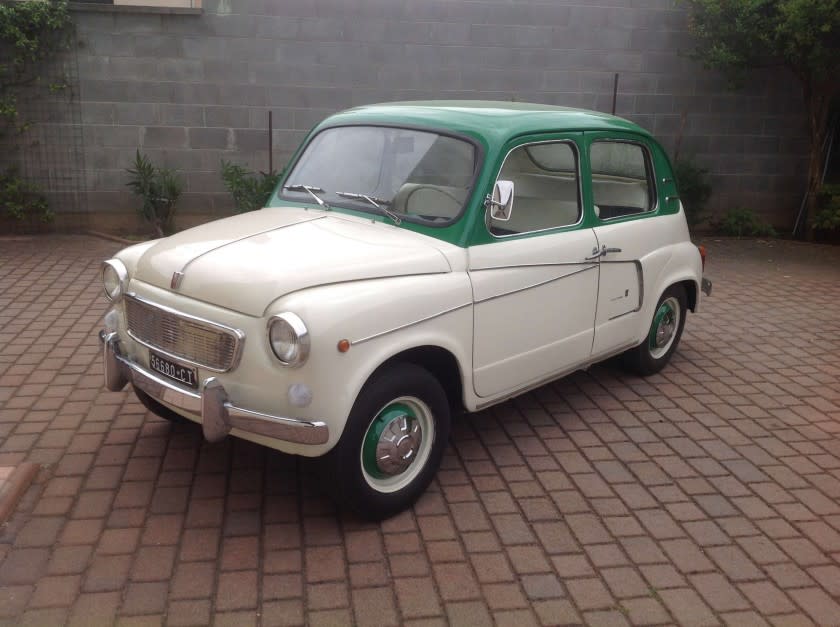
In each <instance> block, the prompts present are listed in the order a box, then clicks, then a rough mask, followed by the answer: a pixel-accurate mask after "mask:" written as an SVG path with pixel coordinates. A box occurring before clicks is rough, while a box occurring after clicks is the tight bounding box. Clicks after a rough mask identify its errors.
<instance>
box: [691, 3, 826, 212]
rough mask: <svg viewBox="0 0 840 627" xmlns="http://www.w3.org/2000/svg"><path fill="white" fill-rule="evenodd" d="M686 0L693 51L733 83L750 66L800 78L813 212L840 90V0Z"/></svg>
mask: <svg viewBox="0 0 840 627" xmlns="http://www.w3.org/2000/svg"><path fill="white" fill-rule="evenodd" d="M682 1H683V2H684V3H685V4H686V5H688V10H689V22H688V27H689V30H690V31H691V34H692V35H693V36H694V42H695V49H694V52H693V57H694V58H696V59H698V60H699V61H701V62H702V63H703V64H704V65H705V66H706V67H708V68H711V69H716V70H721V71H723V72H724V73H725V75H726V76H727V77H728V78H729V80H730V83H731V84H732V85H733V86H735V87H738V86H741V85H742V84H743V83H744V78H745V76H746V74H747V72H749V71H750V70H753V69H755V68H762V67H765V68H766V67H774V66H775V67H784V68H787V69H788V70H790V72H791V73H792V74H793V75H794V76H795V77H796V78H797V80H798V81H799V83H800V86H801V88H802V97H803V102H804V104H805V109H806V114H807V115H806V117H807V120H808V130H809V135H810V156H809V160H808V179H807V181H808V186H807V196H806V199H807V208H808V216H809V217H810V218H813V216H814V212H815V210H816V200H817V198H816V196H817V192H818V190H819V187H820V179H821V175H822V171H823V165H824V162H825V155H824V154H823V150H822V146H823V142H824V139H825V135H826V132H827V126H828V125H827V121H828V116H829V111H830V109H831V103H832V101H833V100H834V99H835V98H837V97H838V95H840V80H837V58H838V56H840V0H682ZM807 224H808V226H809V227H810V226H811V225H812V224H814V222H813V220H812V219H811V220H808V222H807Z"/></svg>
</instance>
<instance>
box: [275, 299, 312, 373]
mask: <svg viewBox="0 0 840 627" xmlns="http://www.w3.org/2000/svg"><path fill="white" fill-rule="evenodd" d="M277 320H282V321H283V322H285V323H286V324H288V325H289V326H290V327H291V328H292V330H293V331H294V332H295V334H296V335H297V337H298V343H299V344H300V352H299V353H298V356H297V359H295V360H294V361H284V360H282V359H280V357H279V356H278V355H277V353H276V352H275V351H274V345H273V344H272V343H271V325H273V324H274V322H275V321H277ZM266 338H267V339H268V347H269V348H270V349H271V354H272V355H274V356H275V357H276V358H277V361H279V362H280V363H281V364H283V365H284V366H289V367H290V368H298V367H300V366H302V365H303V364H305V363H306V360H307V359H308V358H309V350H310V348H311V346H312V340H311V338H310V337H309V329H307V328H306V323H305V322H304V321H303V320H301V318H300V316H298V315H297V314H295V313H292V312H291V311H284V312H283V313H279V314H276V315H274V316H271V317H270V318H269V319H268V322H267V323H266Z"/></svg>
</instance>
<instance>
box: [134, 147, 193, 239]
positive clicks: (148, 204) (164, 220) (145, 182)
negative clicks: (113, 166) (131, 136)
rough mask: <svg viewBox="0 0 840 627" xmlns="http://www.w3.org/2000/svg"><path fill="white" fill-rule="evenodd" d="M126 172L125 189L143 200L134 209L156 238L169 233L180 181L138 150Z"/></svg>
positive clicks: (178, 194) (179, 193) (171, 172)
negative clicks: (136, 209) (127, 175)
mask: <svg viewBox="0 0 840 627" xmlns="http://www.w3.org/2000/svg"><path fill="white" fill-rule="evenodd" d="M126 171H127V172H128V173H129V174H130V175H131V178H130V179H129V181H128V183H127V185H128V187H129V188H130V189H131V191H132V193H134V195H136V196H139V197H140V198H142V200H143V204H142V205H141V206H140V208H139V209H138V211H139V212H140V215H141V216H142V217H143V219H144V220H145V221H146V222H147V223H148V224H149V225H150V226H151V227H152V229H153V230H154V233H155V235H156V236H157V237H163V236H164V235H167V234H168V233H170V232H171V227H172V218H173V217H174V216H175V206H176V203H177V202H178V198H179V197H180V196H181V189H182V187H183V184H182V182H181V179H180V177H179V176H178V175H177V174H176V172H175V171H174V170H171V169H169V168H165V167H164V168H161V167H157V166H155V165H154V164H153V163H152V162H151V160H150V159H149V158H148V157H147V156H146V155H144V154H141V153H140V151H139V150H138V151H137V154H136V156H135V158H134V167H133V168H128V169H127V170H126Z"/></svg>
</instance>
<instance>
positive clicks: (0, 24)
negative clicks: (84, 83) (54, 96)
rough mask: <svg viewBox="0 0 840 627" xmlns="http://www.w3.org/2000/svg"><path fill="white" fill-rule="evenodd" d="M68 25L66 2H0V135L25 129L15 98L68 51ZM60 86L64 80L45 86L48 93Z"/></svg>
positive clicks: (55, 0) (69, 30)
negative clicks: (48, 63)
mask: <svg viewBox="0 0 840 627" xmlns="http://www.w3.org/2000/svg"><path fill="white" fill-rule="evenodd" d="M71 25H72V21H71V19H70V12H69V11H68V9H67V0H47V1H44V0H25V1H19V2H0V136H3V135H5V134H7V133H8V132H9V131H10V130H16V131H19V132H21V131H24V130H26V128H28V124H27V122H26V120H22V119H21V110H20V108H19V105H18V99H19V97H20V95H21V93H22V91H23V90H24V89H26V88H27V87H29V86H32V85H38V84H39V83H40V81H41V72H42V70H43V68H44V64H45V63H46V62H48V61H49V60H50V59H52V58H54V57H56V56H57V55H58V54H60V53H61V52H62V51H64V50H67V49H68V48H69V46H70V42H71V40H72V39H71V37H72V32H73V31H72V28H71ZM64 87H66V81H65V80H64V79H59V80H57V81H54V82H53V83H51V84H49V85H47V88H48V89H49V90H50V91H51V92H53V91H58V90H60V89H63V88H64Z"/></svg>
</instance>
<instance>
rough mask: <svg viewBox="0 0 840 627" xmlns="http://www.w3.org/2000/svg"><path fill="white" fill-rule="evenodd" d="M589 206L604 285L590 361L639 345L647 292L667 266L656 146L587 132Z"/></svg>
mask: <svg viewBox="0 0 840 627" xmlns="http://www.w3.org/2000/svg"><path fill="white" fill-rule="evenodd" d="M585 145H586V157H587V164H586V165H587V167H586V172H587V174H586V176H587V179H586V181H585V182H586V186H585V187H586V190H587V195H588V196H589V197H588V198H587V200H586V201H587V203H588V204H589V208H590V210H591V211H592V213H593V214H594V216H595V223H594V231H595V236H596V238H597V249H598V252H599V254H600V257H599V264H600V272H599V275H600V281H599V285H598V304H597V312H596V314H595V337H594V341H593V345H592V356H593V358H594V359H597V358H598V357H600V356H603V355H607V354H610V353H615V352H617V351H619V350H621V349H623V348H629V347H630V346H633V345H635V344H636V343H638V341H639V338H638V337H636V336H637V334H638V329H639V328H641V327H640V320H639V316H640V315H641V309H642V304H643V303H644V301H645V298H648V297H650V295H649V294H647V293H646V292H645V287H646V286H649V285H652V284H653V283H654V281H655V280H656V278H657V277H658V276H659V272H661V270H662V268H663V267H664V265H665V262H666V261H667V252H666V251H667V243H668V241H669V239H668V238H669V237H671V235H670V232H669V231H668V230H667V228H663V224H662V223H661V220H660V219H659V216H660V215H661V214H662V213H663V212H669V210H667V209H666V208H664V207H663V204H665V202H666V199H665V198H660V193H661V192H662V189H661V188H662V186H665V185H668V184H670V185H673V182H672V181H670V180H669V179H665V180H662V181H659V183H660V184H661V185H660V186H657V178H656V171H655V159H654V156H655V155H654V152H653V151H654V149H655V147H654V146H653V145H652V144H651V143H650V142H648V141H647V140H646V139H645V138H644V137H643V136H636V135H634V134H632V133H586V134H585Z"/></svg>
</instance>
